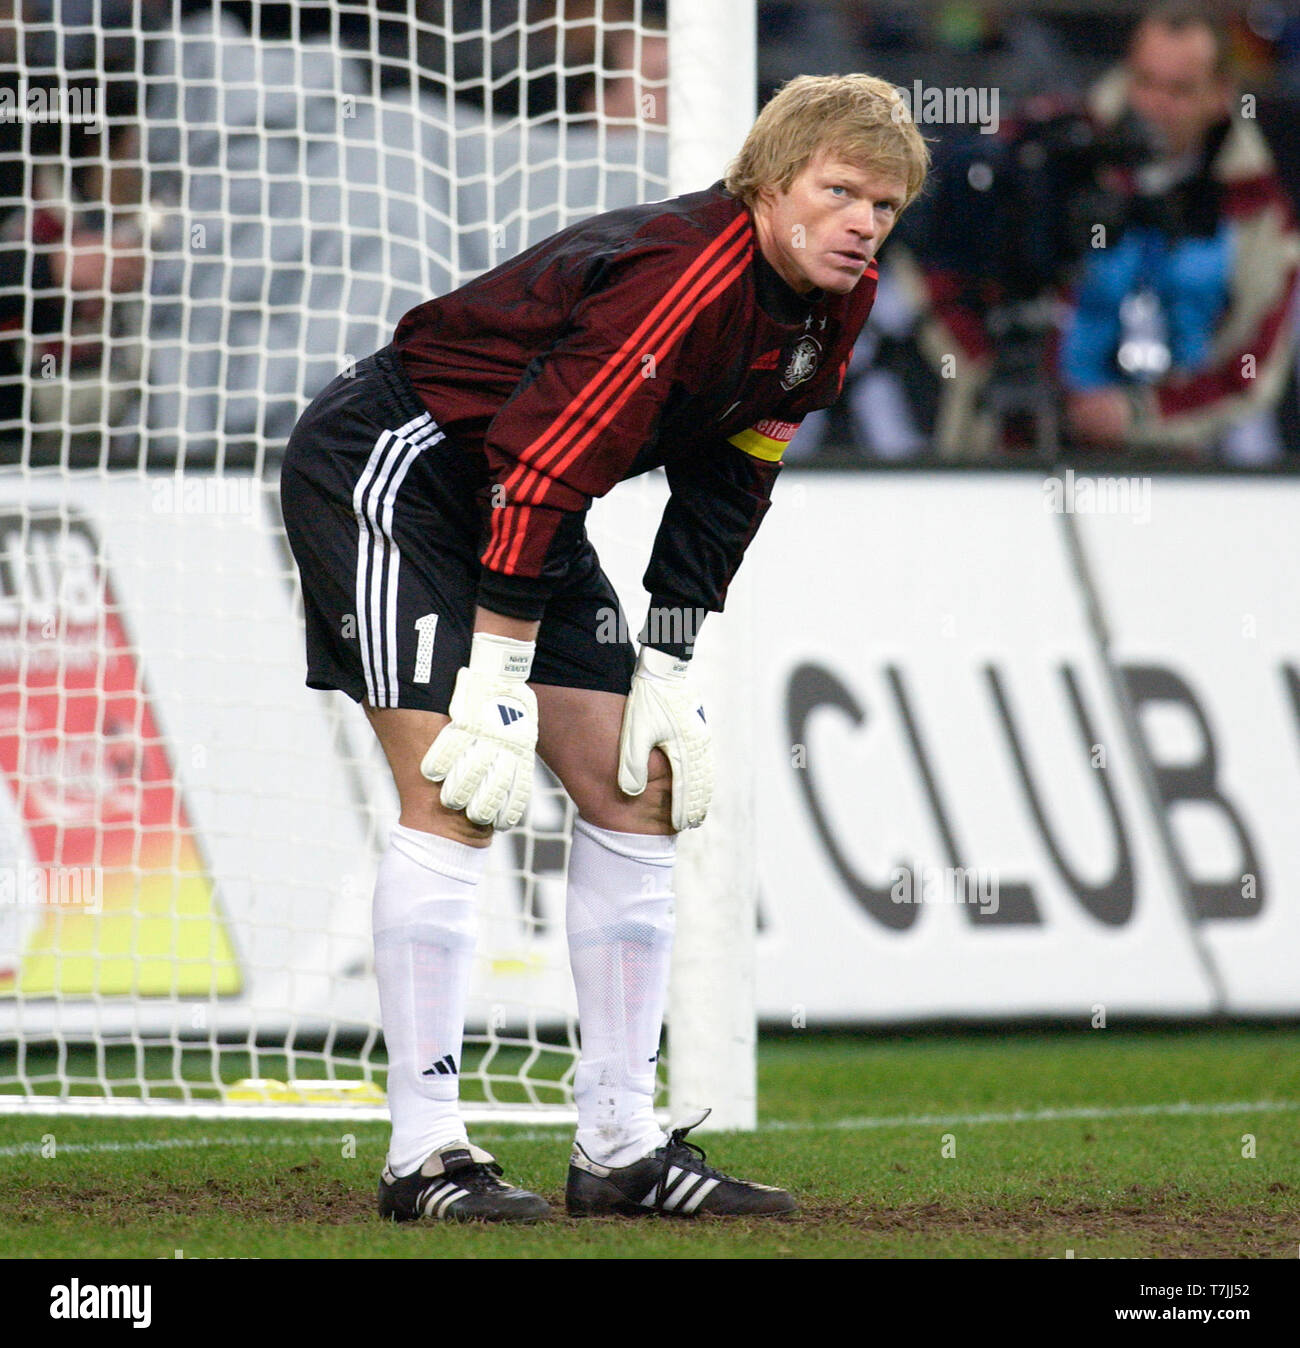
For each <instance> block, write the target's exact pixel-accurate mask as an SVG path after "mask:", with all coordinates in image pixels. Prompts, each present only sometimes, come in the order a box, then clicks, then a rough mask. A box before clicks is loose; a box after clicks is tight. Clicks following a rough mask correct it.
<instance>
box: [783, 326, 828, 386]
mask: <svg viewBox="0 0 1300 1348" xmlns="http://www.w3.org/2000/svg"><path fill="white" fill-rule="evenodd" d="M821 355H822V347H821V343H820V342H819V341H818V340H817V339H816V337H810V336H808V334H807V333H804V335H803V336H802V337H800V338H799V340H798V341H797V342H796V343H795V344H794V347H793V349H792V350H791V352H790V359H789V360H787V361H786V363H785V369H784V370H783V371H782V372H781V387H782V388H783V389H792V388H794V386H795V385H796V384H802V383H803V382H804V380H805V379H811V378H812V377H813V375H815V374H816V373H817V366H818V365H819V364H820V363H821Z"/></svg>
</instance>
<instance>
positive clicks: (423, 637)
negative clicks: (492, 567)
mask: <svg viewBox="0 0 1300 1348" xmlns="http://www.w3.org/2000/svg"><path fill="white" fill-rule="evenodd" d="M490 488H491V483H490V481H488V479H487V476H486V467H485V465H484V464H483V462H482V460H481V458H479V457H478V456H473V455H468V454H466V453H465V452H464V451H463V450H460V449H459V448H457V447H456V446H455V445H454V444H452V443H451V442H450V441H449V440H448V438H447V437H446V436H445V435H444V434H443V432H442V431H441V430H440V429H439V427H438V426H437V424H436V423H435V422H434V420H433V418H432V417H431V416H430V414H429V412H428V411H427V410H426V408H425V407H424V405H423V404H422V403H421V402H420V400H419V398H418V396H417V394H416V392H415V390H414V388H413V387H412V386H411V383H410V381H409V380H408V379H407V377H406V375H405V372H404V371H403V370H402V369H401V366H400V363H399V361H398V358H397V356H396V355H395V354H394V353H393V352H392V351H391V350H389V349H387V348H385V350H383V351H380V352H377V353H376V354H375V355H373V356H368V357H367V358H366V359H365V360H362V361H359V362H358V364H357V366H356V369H355V372H354V373H352V374H349V375H340V376H339V377H338V378H337V379H335V380H334V381H333V383H331V384H330V385H329V387H328V388H326V389H325V390H324V391H323V392H322V393H321V394H320V395H319V396H318V397H317V398H316V399H315V401H314V402H312V404H311V406H310V407H308V408H307V410H306V411H305V412H304V413H303V415H302V417H301V418H300V419H299V421H298V424H297V425H296V426H295V427H294V430H293V434H292V435H291V436H290V437H289V444H288V447H287V449H286V451H285V459H284V467H283V469H282V472H281V476H280V503H281V508H282V510H283V512H284V525H285V531H286V533H287V534H288V538H289V546H290V548H291V549H292V550H293V555H294V560H295V561H296V562H297V563H298V571H299V574H300V575H301V577H302V595H303V614H304V617H305V619H306V625H307V684H308V686H309V687H311V688H339V689H341V690H342V691H343V692H345V693H347V694H348V696H349V697H351V698H354V699H355V700H356V701H358V702H360V701H362V700H363V699H364V700H365V701H367V702H368V703H369V704H370V705H371V706H374V707H413V708H417V709H420V710H423V711H437V712H442V713H444V714H445V713H446V711H447V708H448V705H449V703H450V701H451V694H452V689H453V686H454V685H455V682H456V674H457V672H458V671H459V670H460V668H461V667H462V666H463V665H464V664H466V662H467V661H468V660H469V646H470V637H471V635H472V632H473V628H474V610H475V606H476V603H477V595H478V580H479V571H480V563H479V552H480V548H481V544H482V540H483V538H484V537H485V528H486V523H487V521H486V519H485V514H486V511H487V510H488V509H489V508H490V506H489V500H490ZM626 631H627V626H626V623H625V622H624V620H623V615H622V612H621V610H620V608H619V602H618V596H617V595H616V594H615V592H614V587H613V586H612V585H611V584H610V583H609V580H608V579H607V577H606V576H605V573H604V572H603V571H602V570H601V566H600V560H599V558H598V557H597V556H596V551H595V549H594V548H593V547H592V545H591V543H590V541H588V540H587V539H586V536H585V534H584V542H583V547H582V549H581V551H580V552H579V554H578V556H577V558H576V559H575V561H574V562H573V564H572V566H571V567H570V568H569V570H568V572H567V573H566V576H565V579H564V581H563V582H562V583H561V585H560V587H559V589H558V590H557V591H556V592H555V593H554V594H553V595H552V596H551V598H550V599H549V600H548V601H547V605H546V612H545V614H544V616H543V618H542V623H541V628H540V630H539V631H538V634H537V654H536V656H535V657H534V660H533V672H532V678H531V680H530V682H533V683H546V684H560V685H561V686H563V687H566V688H590V689H595V690H597V691H600V692H608V693H622V694H626V693H627V691H628V688H629V686H630V684H631V680H632V670H633V667H634V665H635V663H636V655H635V651H634V649H633V647H632V645H631V643H630V642H628V641H627V640H626V638H625V636H624V635H623V634H624V633H625V632H626ZM611 636H613V637H616V638H617V639H615V640H610V639H609V638H610V637H611Z"/></svg>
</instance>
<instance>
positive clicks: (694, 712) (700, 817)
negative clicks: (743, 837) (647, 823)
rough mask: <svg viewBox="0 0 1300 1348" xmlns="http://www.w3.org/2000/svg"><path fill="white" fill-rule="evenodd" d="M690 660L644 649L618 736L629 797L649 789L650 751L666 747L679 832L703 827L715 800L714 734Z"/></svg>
mask: <svg viewBox="0 0 1300 1348" xmlns="http://www.w3.org/2000/svg"><path fill="white" fill-rule="evenodd" d="M689 668H690V665H689V662H688V661H686V660H678V659H677V657H676V656H673V655H668V654H666V653H665V652H664V651H657V650H655V648H654V647H653V646H642V647H641V654H640V655H639V656H638V657H637V662H636V673H635V674H633V676H632V689H631V691H630V692H629V693H628V698H627V705H626V706H625V707H624V709H623V729H622V732H621V733H620V735H619V738H618V785H619V790H621V791H623V792H624V793H625V794H627V795H629V796H639V795H640V794H641V793H642V792H643V791H644V790H645V788H646V778H647V776H648V775H649V768H650V751H651V750H652V749H654V748H656V747H657V748H660V749H662V750H663V751H664V753H665V754H667V755H668V762H669V764H670V765H671V767H672V770H673V803H672V813H673V821H672V822H673V828H674V829H676V830H677V831H678V832H679V833H680V832H681V831H682V830H683V829H687V828H698V827H699V825H700V824H702V823H703V822H704V816H705V815H706V814H708V812H709V801H710V800H711V799H712V797H713V736H712V735H711V734H710V732H709V727H708V724H707V722H706V721H705V719H704V708H703V707H702V706H700V700H699V698H697V697H696V696H695V695H694V694H693V693H692V692H691V690H690V687H689V685H688V683H687V679H686V672H687V670H688V669H689Z"/></svg>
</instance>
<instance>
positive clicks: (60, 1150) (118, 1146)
mask: <svg viewBox="0 0 1300 1348" xmlns="http://www.w3.org/2000/svg"><path fill="white" fill-rule="evenodd" d="M50 1122H51V1123H52V1122H53V1120H50ZM338 1141H339V1140H338V1138H337V1137H156V1138H149V1139H147V1140H142V1141H138V1142H59V1141H58V1140H57V1139H56V1140H55V1143H54V1152H55V1156H56V1157H58V1156H66V1155H73V1156H78V1155H92V1154H95V1153H97V1152H112V1151H172V1150H175V1149H177V1148H181V1147H186V1148H188V1147H316V1146H321V1147H324V1146H337V1145H338ZM42 1151H43V1144H42V1143H40V1142H19V1143H16V1144H15V1145H14V1146H12V1147H0V1158H4V1157H8V1156H40V1155H41V1154H42Z"/></svg>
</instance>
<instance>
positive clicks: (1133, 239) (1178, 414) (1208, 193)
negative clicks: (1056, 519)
mask: <svg viewBox="0 0 1300 1348" xmlns="http://www.w3.org/2000/svg"><path fill="white" fill-rule="evenodd" d="M1227 58H1228V46H1227V37H1226V34H1225V32H1224V30H1223V29H1222V28H1221V27H1220V25H1219V24H1218V22H1217V21H1216V20H1215V18H1214V17H1213V15H1212V13H1211V12H1210V11H1209V10H1208V9H1203V8H1200V7H1198V6H1194V5H1187V4H1183V3H1172V4H1166V5H1161V6H1159V7H1158V8H1157V9H1155V10H1153V11H1152V12H1151V13H1150V14H1149V15H1148V16H1147V17H1146V18H1144V19H1143V20H1142V21H1141V22H1140V23H1139V25H1138V28H1137V31H1136V32H1135V34H1134V37H1133V41H1132V45H1131V47H1130V50H1129V56H1128V60H1127V62H1126V65H1125V66H1124V68H1123V69H1122V70H1120V71H1118V72H1116V73H1115V74H1114V75H1113V76H1111V77H1108V78H1107V79H1106V80H1105V81H1103V83H1102V84H1101V85H1100V86H1099V87H1098V88H1097V89H1096V90H1095V92H1094V96H1093V100H1092V106H1093V110H1094V112H1095V114H1096V116H1097V117H1098V119H1099V120H1100V121H1101V122H1102V123H1113V122H1115V121H1116V120H1117V119H1119V118H1121V117H1123V116H1124V115H1125V114H1126V113H1128V114H1132V115H1133V116H1134V117H1135V118H1136V119H1137V122H1138V124H1139V125H1140V126H1141V127H1142V128H1144V129H1145V131H1146V132H1147V134H1148V135H1149V136H1150V137H1151V139H1152V141H1153V142H1154V144H1155V146H1156V147H1157V149H1156V154H1155V156H1154V157H1153V159H1152V160H1151V161H1150V162H1149V163H1148V164H1145V165H1143V166H1141V167H1139V168H1138V169H1137V170H1135V171H1134V173H1133V179H1134V181H1133V189H1134V206H1133V210H1132V212H1131V214H1130V219H1129V221H1128V223H1127V225H1126V227H1125V228H1123V229H1122V230H1121V231H1120V232H1118V234H1117V236H1116V237H1112V238H1111V239H1110V240H1108V241H1107V244H1106V246H1105V247H1102V248H1098V249H1096V250H1095V251H1093V252H1092V253H1090V254H1088V255H1087V257H1086V258H1085V262H1084V265H1083V268H1082V272H1081V276H1080V279H1079V285H1078V291H1077V296H1076V302H1075V307H1074V311H1073V315H1072V318H1071V321H1070V322H1069V324H1068V326H1067V329H1066V332H1065V336H1064V341H1063V344H1062V349H1061V361H1060V368H1061V374H1062V379H1063V382H1064V385H1065V389H1066V415H1067V423H1068V426H1069V428H1070V430H1071V431H1072V432H1073V434H1074V435H1075V436H1076V437H1077V438H1078V439H1079V440H1081V441H1083V442H1084V443H1086V444H1088V445H1095V446H1098V447H1102V448H1117V447H1121V446H1127V447H1130V448H1136V449H1142V450H1156V451H1161V450H1166V451H1167V450H1175V451H1183V452H1190V453H1193V454H1195V455H1197V456H1200V457H1204V456H1206V455H1208V454H1210V453H1212V452H1214V451H1215V450H1216V449H1217V448H1220V447H1221V444H1222V439H1223V435H1224V433H1225V432H1226V431H1228V430H1229V428H1231V427H1232V426H1233V425H1234V424H1238V423H1242V422H1244V421H1245V420H1246V419H1247V418H1248V417H1250V416H1252V414H1257V413H1259V412H1261V411H1266V410H1268V409H1269V408H1270V407H1271V406H1272V405H1273V404H1274V403H1275V402H1276V400H1277V398H1278V396H1279V394H1280V392H1281V390H1282V386H1283V383H1284V380H1285V377H1286V365H1287V356H1288V351H1289V349H1290V346H1291V341H1292V329H1291V324H1290V308H1291V303H1292V297H1293V294H1294V292H1295V286H1296V268H1297V264H1298V263H1300V234H1298V233H1297V231H1296V227H1295V223H1294V220H1293V218H1292V214H1291V210H1290V206H1289V203H1288V202H1287V199H1286V196H1285V193H1284V191H1283V189H1282V187H1281V184H1280V183H1279V181H1278V178H1277V174H1276V172H1275V169H1274V165H1273V161H1272V157H1271V155H1270V153H1269V150H1268V148H1267V146H1266V144H1265V142H1264V139H1263V137H1262V136H1261V135H1260V133H1259V131H1258V130H1257V128H1256V127H1255V126H1254V124H1253V122H1252V121H1251V120H1250V118H1249V117H1245V116H1242V115H1239V113H1238V110H1237V108H1236V105H1235V103H1234V91H1233V86H1232V82H1231V80H1230V77H1229V72H1228V65H1227Z"/></svg>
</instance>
